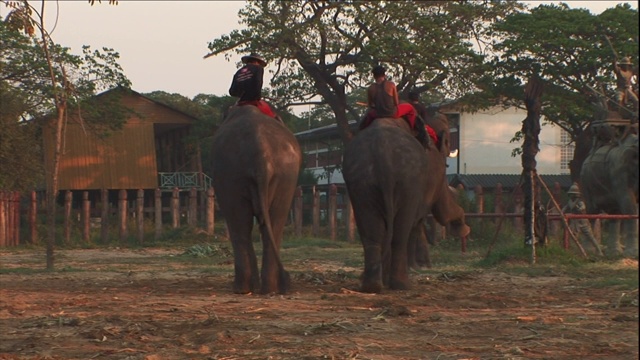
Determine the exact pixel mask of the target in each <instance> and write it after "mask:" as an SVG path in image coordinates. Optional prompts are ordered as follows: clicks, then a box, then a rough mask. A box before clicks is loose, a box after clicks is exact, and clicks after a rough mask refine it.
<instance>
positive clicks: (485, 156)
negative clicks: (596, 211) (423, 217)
mask: <svg viewBox="0 0 640 360" xmlns="http://www.w3.org/2000/svg"><path fill="white" fill-rule="evenodd" d="M440 112H442V113H444V114H445V115H446V116H447V117H448V119H449V126H450V129H451V145H450V149H451V151H452V152H456V151H457V156H456V157H453V158H448V159H447V165H448V168H447V175H448V176H449V178H450V179H454V177H452V175H456V174H460V175H492V176H489V177H488V178H487V179H488V180H489V181H490V180H491V179H494V180H495V179H497V178H500V177H499V176H498V177H496V176H493V175H514V176H515V177H516V178H517V177H519V175H520V174H521V173H522V164H521V158H520V156H519V155H518V156H515V157H514V156H512V155H511V154H512V152H513V150H514V149H515V148H517V147H518V146H519V144H518V143H512V142H511V139H512V138H513V136H514V134H515V133H516V132H518V131H520V130H521V128H522V121H523V120H524V119H525V117H526V115H527V114H526V111H525V110H521V109H517V108H515V107H512V108H507V109H504V108H502V107H499V106H496V107H493V108H490V109H488V110H482V111H478V112H475V113H465V112H462V111H460V110H458V107H457V106H456V103H455V102H451V103H446V104H442V105H441V106H440ZM350 125H351V126H352V129H355V128H356V122H355V121H353V122H350ZM295 135H296V137H297V138H298V141H299V142H300V145H301V148H302V151H303V153H304V156H305V168H306V169H308V170H309V171H312V172H313V173H314V174H316V175H317V176H319V181H318V183H319V184H326V183H338V184H339V183H343V182H344V179H343V178H342V173H341V172H340V164H341V162H342V156H341V155H342V143H341V139H340V136H339V134H338V129H337V126H336V125H335V124H333V125H329V126H324V127H320V128H316V129H310V130H306V131H302V132H299V133H296V134H295ZM569 139H570V138H569V137H568V136H567V134H566V133H564V132H563V131H562V130H561V129H560V128H558V127H556V126H543V127H542V130H541V132H540V152H539V153H538V154H537V156H536V160H537V162H538V165H537V169H538V173H540V174H544V175H558V176H560V177H559V178H558V179H560V178H562V179H564V178H565V177H566V178H567V179H569V166H568V164H569V160H571V158H572V157H573V148H572V147H571V146H570V145H568V143H569ZM512 177H513V176H509V178H512ZM458 179H459V178H458ZM474 179H475V180H478V178H474ZM567 179H564V180H562V181H561V183H562V184H564V183H566V182H567V181H569V180H567ZM478 181H481V180H478ZM481 182H482V181H481ZM484 185H487V184H484ZM503 185H506V184H503ZM494 186H495V184H494Z"/></svg>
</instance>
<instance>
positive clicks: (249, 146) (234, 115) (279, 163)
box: [212, 106, 302, 294]
mask: <svg viewBox="0 0 640 360" xmlns="http://www.w3.org/2000/svg"><path fill="white" fill-rule="evenodd" d="M212 152H213V187H214V189H215V193H216V198H217V201H218V205H219V206H220V210H221V211H222V214H223V215H224V217H225V220H226V222H227V226H228V229H229V236H230V238H231V243H232V245H233V255H234V267H235V280H234V286H233V290H234V292H236V293H240V294H243V293H249V292H254V291H258V289H260V292H261V293H263V294H265V293H274V292H279V293H286V292H287V291H288V290H289V286H290V284H289V282H290V281H289V275H288V273H287V272H286V271H285V270H284V267H283V265H282V263H281V261H280V255H279V254H280V244H281V242H282V233H283V230H284V226H285V224H286V221H287V215H288V213H289V209H290V208H291V203H292V201H293V196H294V193H295V189H296V185H297V181H298V172H299V170H300V166H301V162H302V154H301V152H300V146H299V145H298V141H297V140H296V138H295V137H294V136H293V134H292V133H291V131H289V129H287V128H286V127H285V126H284V124H282V123H281V122H279V121H277V120H274V119H273V118H271V117H268V116H266V115H264V114H262V113H261V112H260V111H259V110H258V109H257V108H255V107H254V106H241V107H234V108H232V109H231V111H230V113H229V115H228V116H227V117H226V118H225V120H224V122H223V123H222V125H220V127H219V129H218V130H217V131H216V134H215V136H214V138H213V147H212ZM254 218H255V220H256V221H257V224H258V226H259V227H260V234H261V238H262V245H263V250H262V270H261V273H260V274H259V273H258V264H257V259H256V254H255V251H254V248H253V243H252V241H251V232H252V228H253V224H254Z"/></svg>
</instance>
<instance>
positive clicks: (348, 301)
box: [0, 249, 638, 360]
mask: <svg viewBox="0 0 640 360" xmlns="http://www.w3.org/2000/svg"><path fill="white" fill-rule="evenodd" d="M181 252H182V251H180V250H161V249H153V250H151V249H145V250H119V249H111V250H104V249H99V250H98V249H94V250H67V251H59V252H57V260H56V261H57V262H56V268H57V271H54V272H45V271H41V270H39V269H41V268H42V267H43V264H44V263H45V262H44V255H43V254H42V253H41V251H37V252H36V251H20V252H0V269H2V270H5V271H4V272H1V273H0V359H147V360H160V359H439V360H448V359H458V360H461V359H638V291H637V288H636V289H635V290H631V291H629V290H624V291H623V290H620V289H619V288H617V287H616V286H615V285H609V286H607V285H605V286H593V283H592V282H590V281H589V278H588V275H585V276H583V277H576V276H568V275H564V274H558V273H554V272H553V271H549V273H548V274H545V275H541V276H526V275H517V274H515V275H514V274H509V273H507V272H504V271H498V270H471V271H469V272H462V273H455V274H454V273H447V272H441V273H438V272H437V270H436V271H433V272H430V273H429V274H425V273H422V272H417V273H414V274H413V275H412V276H413V278H412V281H413V282H414V288H413V289H412V290H410V291H396V292H391V291H386V292H385V293H383V294H379V295H370V294H362V293H358V292H357V291H356V290H357V288H358V284H359V281H358V274H359V273H360V271H361V269H358V268H349V267H344V266H336V265H335V264H331V263H319V262H314V261H310V260H296V261H293V262H292V261H289V262H287V263H285V267H286V268H287V269H288V270H289V271H291V273H292V285H293V288H294V289H293V292H292V293H291V294H288V295H284V296H281V295H273V296H265V295H236V294H233V293H232V292H231V281H232V276H233V275H232V270H231V269H232V268H231V266H232V260H231V259H230V258H229V259H228V260H226V262H225V263H224V264H223V265H225V266H226V268H220V269H219V270H211V269H209V270H207V265H206V264H204V263H203V262H202V261H200V262H199V264H200V266H190V265H189V261H177V258H179V257H180V256H181ZM621 266H627V267H635V269H637V268H638V263H637V261H630V260H626V262H624V263H622V264H621ZM25 268H26V269H35V270H33V271H27V270H20V271H18V269H25ZM10 269H14V270H15V271H7V270H10Z"/></svg>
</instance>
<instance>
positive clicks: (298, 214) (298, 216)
mask: <svg viewBox="0 0 640 360" xmlns="http://www.w3.org/2000/svg"><path fill="white" fill-rule="evenodd" d="M293 203H294V205H293V212H294V216H293V219H294V228H295V234H296V236H302V187H300V186H298V187H297V188H296V193H295V197H294V198H293Z"/></svg>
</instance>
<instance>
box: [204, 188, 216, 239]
mask: <svg viewBox="0 0 640 360" xmlns="http://www.w3.org/2000/svg"><path fill="white" fill-rule="evenodd" d="M206 204H207V234H209V235H211V236H213V235H215V224H216V223H215V219H216V217H215V216H216V215H215V212H216V199H215V196H214V193H213V188H208V189H207V202H206Z"/></svg>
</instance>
